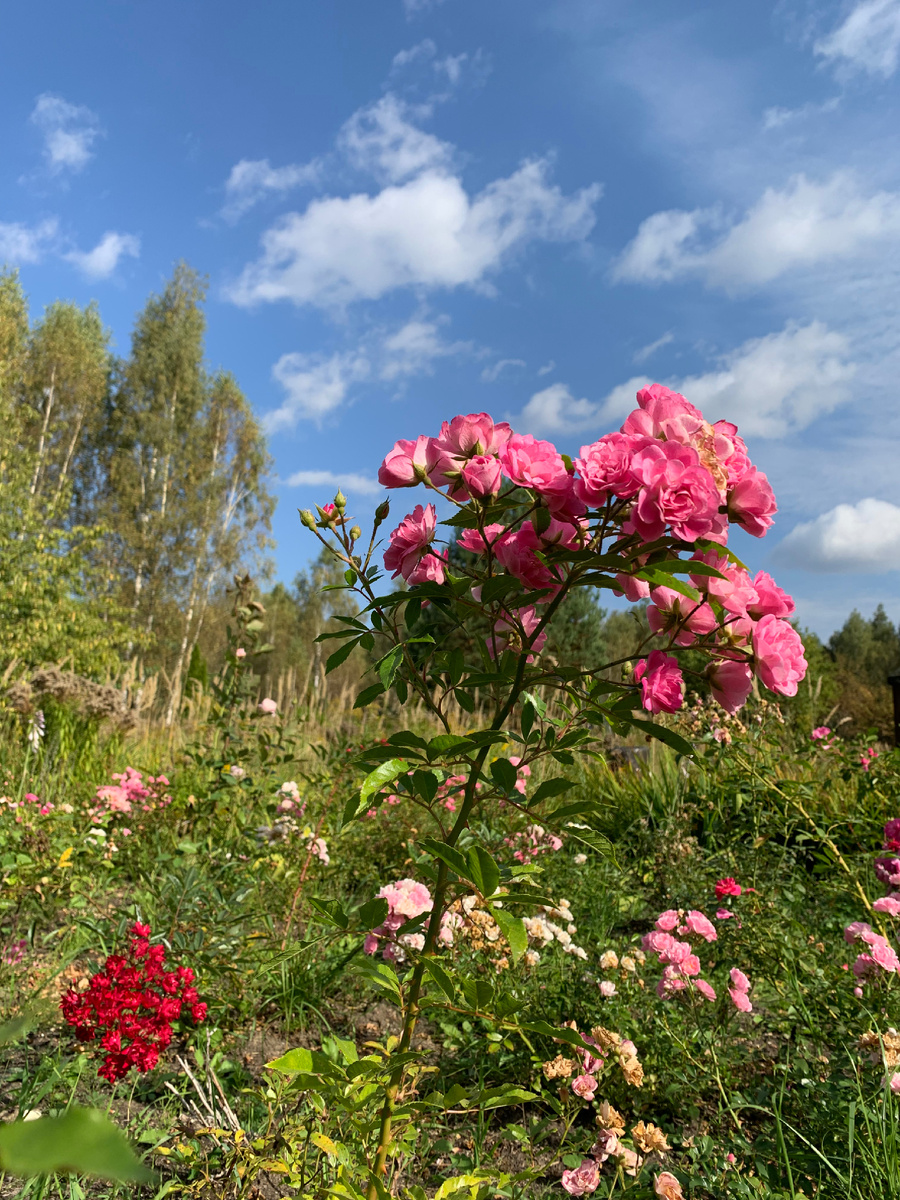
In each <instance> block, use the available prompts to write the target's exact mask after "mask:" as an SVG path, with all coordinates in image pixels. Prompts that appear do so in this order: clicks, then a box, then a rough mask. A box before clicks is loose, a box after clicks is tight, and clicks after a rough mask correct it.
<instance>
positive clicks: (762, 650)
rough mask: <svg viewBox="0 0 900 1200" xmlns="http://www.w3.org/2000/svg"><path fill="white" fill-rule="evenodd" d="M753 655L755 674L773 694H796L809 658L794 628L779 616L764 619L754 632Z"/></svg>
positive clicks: (757, 624)
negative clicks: (804, 652) (805, 655)
mask: <svg viewBox="0 0 900 1200" xmlns="http://www.w3.org/2000/svg"><path fill="white" fill-rule="evenodd" d="M753 656H754V660H755V665H756V674H757V675H758V676H759V678H760V679H761V680H762V682H763V683H764V684H765V686H766V687H767V688H768V689H769V690H770V691H772V692H778V693H779V694H780V695H782V696H796V695H797V685H798V684H799V683H800V681H801V680H802V679H803V677H804V675H805V674H806V659H805V657H804V655H803V642H802V641H801V640H800V635H799V633H797V631H796V629H794V628H793V626H791V625H789V624H788V622H787V621H783V620H780V619H779V618H778V617H771V616H769V617H763V618H762V619H761V620H760V621H758V622H757V623H756V625H755V627H754V629H753Z"/></svg>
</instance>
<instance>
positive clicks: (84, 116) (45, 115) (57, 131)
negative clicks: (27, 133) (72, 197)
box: [29, 92, 101, 175]
mask: <svg viewBox="0 0 900 1200" xmlns="http://www.w3.org/2000/svg"><path fill="white" fill-rule="evenodd" d="M29 119H30V120H31V122H32V123H33V124H34V125H36V126H37V127H38V129H40V131H41V133H42V134H43V135H44V158H45V159H46V160H47V165H48V167H49V169H50V173H51V174H53V175H58V174H59V173H60V172H61V171H66V170H68V171H80V170H81V169H82V168H83V167H85V166H86V165H87V164H88V162H89V161H90V159H91V158H92V157H93V154H92V151H91V147H92V146H93V144H94V142H95V141H96V140H97V138H98V137H99V136H100V134H101V129H100V123H99V118H98V117H97V115H96V113H93V112H91V110H90V109H89V108H84V107H83V106H82V105H79V104H69V102H68V101H67V100H63V98H62V96H54V95H52V94H51V93H50V92H44V93H43V94H42V95H40V96H38V98H37V101H36V102H35V106H34V109H33V110H32V113H31V117H30V118H29Z"/></svg>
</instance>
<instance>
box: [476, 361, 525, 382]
mask: <svg viewBox="0 0 900 1200" xmlns="http://www.w3.org/2000/svg"><path fill="white" fill-rule="evenodd" d="M527 366H528V363H527V362H526V361H525V360H524V358H501V359H500V360H499V362H495V363H494V365H493V366H491V367H485V368H484V370H483V371H482V372H481V378H482V380H483V381H484V382H485V383H495V382H496V381H497V380H498V379H499V378H500V375H501V374H502V372H503V371H505V370H506V368H507V367H527Z"/></svg>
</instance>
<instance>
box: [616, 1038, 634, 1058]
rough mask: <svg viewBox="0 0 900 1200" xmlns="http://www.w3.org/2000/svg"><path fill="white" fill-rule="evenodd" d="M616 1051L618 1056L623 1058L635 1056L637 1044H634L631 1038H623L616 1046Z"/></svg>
mask: <svg viewBox="0 0 900 1200" xmlns="http://www.w3.org/2000/svg"><path fill="white" fill-rule="evenodd" d="M616 1053H617V1054H618V1056H619V1058H623V1059H627V1058H637V1046H636V1045H635V1044H634V1042H633V1041H632V1040H631V1038H623V1039H622V1041H621V1042H619V1045H618V1047H617V1048H616Z"/></svg>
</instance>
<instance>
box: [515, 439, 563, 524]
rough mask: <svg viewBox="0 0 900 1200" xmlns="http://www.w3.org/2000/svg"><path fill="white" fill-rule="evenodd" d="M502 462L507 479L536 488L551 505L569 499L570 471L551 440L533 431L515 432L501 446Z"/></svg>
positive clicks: (553, 505) (520, 485)
mask: <svg viewBox="0 0 900 1200" xmlns="http://www.w3.org/2000/svg"><path fill="white" fill-rule="evenodd" d="M500 463H501V466H502V467H503V472H504V474H505V475H506V477H507V478H508V479H510V480H511V481H512V482H513V483H516V484H518V485H519V487H525V488H530V489H532V490H533V491H535V492H537V493H538V495H539V496H541V497H543V498H544V499H545V500H546V501H547V502H548V504H549V506H550V508H551V509H553V508H554V507H556V506H558V505H559V504H564V503H565V501H566V500H567V499H568V497H569V492H570V490H571V481H570V477H569V473H568V471H567V470H566V464H565V463H564V462H563V459H562V455H561V454H560V452H559V451H558V450H557V449H556V447H555V446H554V445H553V443H552V442H542V441H539V440H538V439H537V438H534V437H532V436H531V434H530V433H514V434H513V435H512V437H510V438H509V440H508V441H507V442H506V444H505V445H504V446H503V447H502V448H501V450H500Z"/></svg>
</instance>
